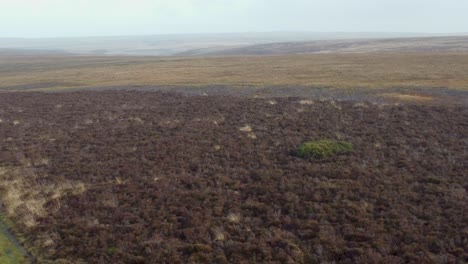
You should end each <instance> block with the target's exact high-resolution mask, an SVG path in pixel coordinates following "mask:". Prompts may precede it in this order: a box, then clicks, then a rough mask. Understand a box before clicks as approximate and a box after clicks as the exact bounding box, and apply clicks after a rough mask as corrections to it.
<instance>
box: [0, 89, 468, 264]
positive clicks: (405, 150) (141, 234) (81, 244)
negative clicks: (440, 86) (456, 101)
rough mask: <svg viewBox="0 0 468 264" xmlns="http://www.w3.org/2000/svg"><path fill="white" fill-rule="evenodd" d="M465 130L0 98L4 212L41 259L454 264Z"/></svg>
mask: <svg viewBox="0 0 468 264" xmlns="http://www.w3.org/2000/svg"><path fill="white" fill-rule="evenodd" d="M466 135H468V108H467V107H466V105H456V106H451V105H432V104H420V103H418V104H413V103H404V104H394V103H384V102H380V103H378V104H377V103H372V102H357V101H344V102H339V101H333V100H325V101H320V100H310V99H302V98H298V97H288V98H249V97H233V96H223V95H209V96H199V95H190V96H189V95H183V94H176V93H163V92H149V91H146V92H143V91H117V90H113V91H79V92H67V93H39V92H19V93H18V92H16V93H14V92H4V93H1V94H0V187H1V191H2V192H1V193H2V201H3V206H2V209H3V210H4V212H5V214H7V216H8V217H9V218H10V219H12V220H13V221H14V223H15V226H16V228H15V232H16V233H17V234H22V237H24V239H23V243H24V245H25V246H26V248H27V249H28V250H29V251H30V252H31V253H32V255H33V256H34V257H35V258H36V259H38V261H39V263H47V262H55V263H466V261H468V251H467V249H468V244H467V243H468V227H467V224H466V223H468V215H467V214H466V212H467V211H468V200H467V197H468V196H467V194H466V192H467V188H468V182H467V172H468V138H467V136H466ZM318 139H336V140H345V141H348V142H350V143H352V144H353V146H354V150H353V151H352V152H350V153H347V154H342V155H337V156H334V157H330V158H326V159H322V160H315V159H304V158H300V157H298V156H297V155H296V150H297V147H298V146H299V145H300V144H301V143H302V142H304V141H307V140H318Z"/></svg>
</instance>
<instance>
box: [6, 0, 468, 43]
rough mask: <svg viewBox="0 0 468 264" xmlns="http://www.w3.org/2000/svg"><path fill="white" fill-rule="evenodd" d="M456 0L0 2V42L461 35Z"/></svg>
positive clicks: (466, 21)
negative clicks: (287, 34)
mask: <svg viewBox="0 0 468 264" xmlns="http://www.w3.org/2000/svg"><path fill="white" fill-rule="evenodd" d="M467 10H468V1H462V0H411V1H408V0H379V1H375V0H176V1H174V0H0V25H1V26H0V37H70V36H109V35H146V34H181V33H221V32H227V33H228V32H267V31H268V32H271V31H314V32H425V33H461V32H468V29H467V27H468V16H467V15H466V11H467Z"/></svg>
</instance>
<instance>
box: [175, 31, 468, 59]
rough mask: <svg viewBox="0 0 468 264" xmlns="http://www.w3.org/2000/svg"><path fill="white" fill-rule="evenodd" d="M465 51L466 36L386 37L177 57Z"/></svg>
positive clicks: (213, 50)
mask: <svg viewBox="0 0 468 264" xmlns="http://www.w3.org/2000/svg"><path fill="white" fill-rule="evenodd" d="M419 51H420V52H431V51H433V52H468V36H453V37H417V38H386V39H354V40H349V39H344V40H318V41H301V42H283V43H270V44H258V45H250V46H243V47H236V48H207V49H197V50H191V51H186V52H182V53H179V54H177V55H179V56H207V55H214V56H224V55H279V54H308V53H365V52H419Z"/></svg>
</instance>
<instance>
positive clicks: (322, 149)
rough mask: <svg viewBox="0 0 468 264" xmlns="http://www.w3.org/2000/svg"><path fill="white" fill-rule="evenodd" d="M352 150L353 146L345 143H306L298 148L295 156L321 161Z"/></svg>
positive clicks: (324, 141)
mask: <svg viewBox="0 0 468 264" xmlns="http://www.w3.org/2000/svg"><path fill="white" fill-rule="evenodd" d="M351 150H353V144H351V143H349V142H345V141H334V140H328V139H325V140H318V141H308V142H305V143H303V144H302V145H300V146H299V149H298V151H297V154H298V156H299V157H302V158H314V159H323V158H327V157H330V156H333V155H336V154H340V153H346V152H349V151H351Z"/></svg>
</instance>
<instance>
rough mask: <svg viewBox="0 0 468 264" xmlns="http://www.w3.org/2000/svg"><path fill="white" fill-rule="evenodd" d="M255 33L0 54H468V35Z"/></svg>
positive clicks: (4, 49) (19, 44)
mask: <svg viewBox="0 0 468 264" xmlns="http://www.w3.org/2000/svg"><path fill="white" fill-rule="evenodd" d="M451 35H452V34H428V33H398V32H396V33H379V32H371V33H359V32H356V33H340V32H322V33H317V32H260V33H224V34H174V35H148V36H111V37H69V38H0V55H1V54H26V55H30V54H36V53H37V54H39V55H50V54H57V55H66V54H78V55H137V56H172V55H179V56H205V55H262V54H264V55H269V54H297V53H327V52H366V51H389V50H402V51H417V50H420V49H424V50H427V51H429V50H435V51H449V50H456V51H468V37H467V36H468V33H461V34H458V35H460V36H458V37H457V36H455V37H453V36H451Z"/></svg>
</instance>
